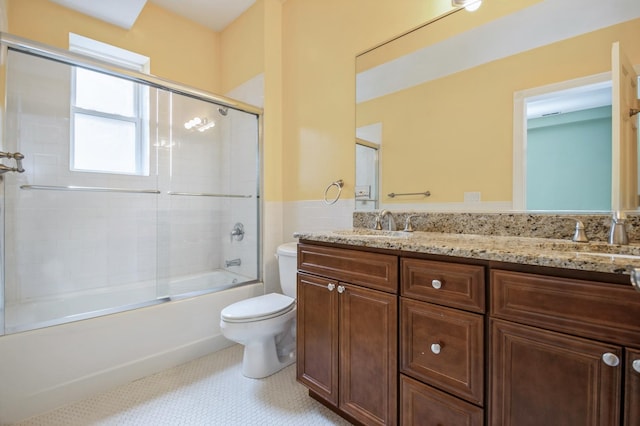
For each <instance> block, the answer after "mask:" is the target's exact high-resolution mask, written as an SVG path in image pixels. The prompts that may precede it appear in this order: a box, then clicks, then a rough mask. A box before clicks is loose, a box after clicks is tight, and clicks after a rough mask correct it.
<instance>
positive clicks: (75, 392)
mask: <svg viewBox="0 0 640 426" xmlns="http://www.w3.org/2000/svg"><path fill="white" fill-rule="evenodd" d="M201 278H202V277H201ZM176 281H178V282H176V283H175V284H176V285H177V286H180V285H182V286H183V288H190V289H194V288H196V281H198V282H200V283H202V280H194V281H190V280H188V279H187V278H186V277H184V279H181V280H176ZM261 294H264V285H263V284H262V283H261V282H256V283H251V284H246V285H240V286H237V287H233V288H228V289H224V290H221V291H217V292H209V293H208V294H204V295H201V296H199V297H188V298H179V300H172V298H169V301H168V302H164V303H159V304H157V305H154V306H149V307H143V308H141V309H134V310H128V311H124V312H118V313H114V314H111V315H103V316H98V317H94V318H89V319H86V320H83V321H73V322H68V323H66V324H59V325H55V326H51V327H47V328H41V329H38V330H30V331H24V332H21V333H15V334H10V335H5V336H0V360H2V362H1V363H0V424H11V423H14V422H18V421H20V420H24V419H26V418H28V417H31V416H33V415H37V414H40V413H43V412H45V411H48V410H51V409H54V408H56V407H59V406H61V405H64V404H69V403H71V402H74V401H77V400H80V399H83V398H87V397H89V396H91V395H94V394H97V393H99V392H103V391H106V390H109V389H112V388H113V387H115V386H119V385H122V384H125V383H128V382H131V381H133V380H136V379H139V378H141V377H144V376H147V375H149V374H153V373H156V372H158V371H161V370H164V369H166V368H170V367H172V366H175V365H178V364H181V363H184V362H188V361H190V360H193V359H196V358H199V357H201V356H204V355H206V354H209V353H211V352H214V351H216V350H220V349H222V348H225V347H227V346H230V345H231V344H233V343H232V342H229V341H228V340H226V339H225V338H224V337H223V336H222V333H221V332H220V327H219V323H220V312H221V311H222V309H223V308H224V307H225V306H227V305H229V304H231V303H234V302H237V301H239V300H243V299H246V298H249V297H254V296H258V295H261Z"/></svg>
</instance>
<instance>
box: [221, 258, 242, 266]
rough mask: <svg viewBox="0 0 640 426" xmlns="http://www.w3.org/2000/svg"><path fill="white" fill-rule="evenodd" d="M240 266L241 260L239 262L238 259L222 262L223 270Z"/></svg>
mask: <svg viewBox="0 0 640 426" xmlns="http://www.w3.org/2000/svg"><path fill="white" fill-rule="evenodd" d="M241 264H242V260H240V259H233V260H225V261H224V266H225V268H228V267H229V266H240V265H241Z"/></svg>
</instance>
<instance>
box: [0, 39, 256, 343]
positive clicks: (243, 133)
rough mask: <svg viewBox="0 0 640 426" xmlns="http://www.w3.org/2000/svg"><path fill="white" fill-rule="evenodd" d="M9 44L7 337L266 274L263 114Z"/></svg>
mask: <svg viewBox="0 0 640 426" xmlns="http://www.w3.org/2000/svg"><path fill="white" fill-rule="evenodd" d="M1 37H2V39H1V40H0V41H1V42H2V46H3V49H4V61H3V70H2V71H3V77H4V80H5V81H4V83H5V84H4V97H5V102H4V111H3V114H2V115H3V117H2V118H3V120H2V130H3V136H2V138H3V139H2V148H1V150H2V152H0V158H1V161H2V165H0V173H1V175H0V179H1V183H0V190H1V191H2V193H1V194H0V195H1V197H0V198H1V205H0V208H1V219H2V221H3V225H4V228H3V239H2V249H3V250H2V253H3V258H2V263H1V265H2V286H0V302H1V303H0V314H1V315H0V335H2V334H10V333H15V332H20V331H24V330H31V329H36V328H40V327H45V326H51V325H56V324H60V323H65V322H69V321H75V320H80V319H85V318H91V317H96V316H100V315H105V314H110V313H114V312H119V311H123V310H129V309H136V308H140V307H144V306H148V305H153V304H158V303H166V302H169V301H171V300H175V299H179V298H184V297H194V296H197V295H200V294H204V293H210V292H214V291H221V290H224V289H227V288H230V287H234V286H239V285H243V284H247V283H254V282H257V281H259V280H260V279H261V276H260V268H259V265H260V262H261V259H260V250H259V247H260V202H259V201H260V197H259V194H260V186H259V183H260V171H259V165H260V161H259V158H260V152H259V147H260V140H259V139H260V126H261V110H260V109H259V108H256V107H252V106H250V105H246V104H243V103H241V102H236V101H234V100H231V99H227V98H224V97H220V96H216V95H211V94H208V93H205V92H200V91H197V90H194V89H190V88H187V87H183V86H181V85H178V84H175V83H171V82H167V81H164V80H161V79H157V78H155V77H150V76H148V75H143V74H138V73H135V72H132V71H127V70H124V69H118V68H116V67H112V66H110V65H107V64H104V63H101V62H98V61H93V60H90V59H88V58H85V57H82V56H79V55H75V54H71V53H69V52H66V51H62V50H57V49H53V48H49V47H47V46H43V45H39V44H36V43H32V42H29V41H27V40H23V39H19V38H17V37H13V36H9V35H6V34H2V35H1Z"/></svg>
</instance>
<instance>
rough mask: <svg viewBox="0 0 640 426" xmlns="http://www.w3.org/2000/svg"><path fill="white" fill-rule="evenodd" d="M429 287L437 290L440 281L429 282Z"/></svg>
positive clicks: (440, 285) (440, 283) (440, 284)
mask: <svg viewBox="0 0 640 426" xmlns="http://www.w3.org/2000/svg"><path fill="white" fill-rule="evenodd" d="M431 287H433V288H435V289H438V288H440V287H442V281H440V280H431Z"/></svg>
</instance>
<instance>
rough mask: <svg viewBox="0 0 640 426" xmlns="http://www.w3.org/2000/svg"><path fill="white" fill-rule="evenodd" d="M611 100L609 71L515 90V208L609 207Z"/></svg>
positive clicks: (595, 208)
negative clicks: (516, 91) (518, 90)
mask: <svg viewBox="0 0 640 426" xmlns="http://www.w3.org/2000/svg"><path fill="white" fill-rule="evenodd" d="M639 95H640V93H639ZM611 104H612V88H611V75H610V73H603V74H598V75H594V76H590V77H585V78H581V79H576V80H570V81H566V82H561V83H557V84H553V85H549V86H544V87H539V88H534V89H528V90H524V91H521V92H518V93H516V94H515V96H514V175H513V176H514V179H513V182H514V192H513V208H514V209H515V210H525V209H526V210H554V211H561V210H569V211H578V210H587V211H610V210H611V209H612V206H611V201H612V198H611V196H612V162H613V161H612V160H613V159H612V113H611V112H612V106H611Z"/></svg>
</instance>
